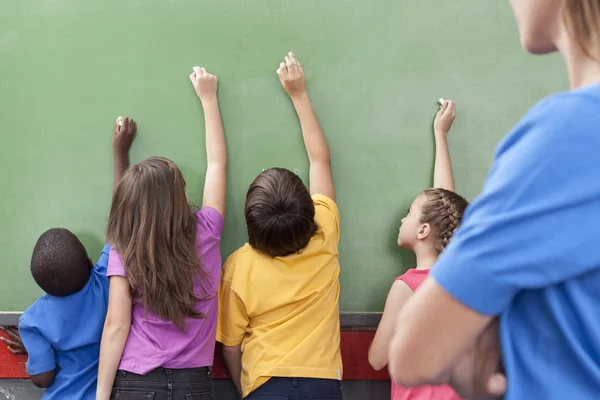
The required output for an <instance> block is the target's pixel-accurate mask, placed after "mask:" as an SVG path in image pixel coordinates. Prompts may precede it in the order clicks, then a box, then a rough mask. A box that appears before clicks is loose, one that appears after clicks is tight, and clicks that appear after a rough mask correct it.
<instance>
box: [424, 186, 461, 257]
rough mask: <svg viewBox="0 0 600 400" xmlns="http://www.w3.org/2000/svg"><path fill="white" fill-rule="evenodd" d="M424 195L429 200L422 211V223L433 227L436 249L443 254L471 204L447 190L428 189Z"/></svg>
mask: <svg viewBox="0 0 600 400" xmlns="http://www.w3.org/2000/svg"><path fill="white" fill-rule="evenodd" d="M423 195H424V196H426V198H427V200H426V201H425V203H424V204H423V206H422V209H421V222H422V223H427V224H429V225H430V226H431V227H432V229H433V233H434V235H435V248H436V250H438V251H440V252H441V251H442V250H444V248H445V247H446V245H447V244H448V242H449V241H450V239H451V238H452V234H454V231H456V229H457V228H458V227H459V225H460V223H461V222H462V217H463V215H464V213H465V209H466V208H467V206H468V205H469V203H468V202H467V200H465V199H464V198H463V197H462V196H460V195H458V194H456V193H454V192H453V191H450V190H446V189H427V190H425V191H424V192H423Z"/></svg>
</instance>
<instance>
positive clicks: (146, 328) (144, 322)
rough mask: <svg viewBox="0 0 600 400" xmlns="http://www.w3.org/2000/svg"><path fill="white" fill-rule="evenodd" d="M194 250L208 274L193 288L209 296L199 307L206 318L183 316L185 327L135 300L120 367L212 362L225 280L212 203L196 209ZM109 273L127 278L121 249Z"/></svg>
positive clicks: (219, 223)
mask: <svg viewBox="0 0 600 400" xmlns="http://www.w3.org/2000/svg"><path fill="white" fill-rule="evenodd" d="M196 217H197V220H198V222H197V228H196V251H197V252H198V255H199V258H200V260H201V265H202V270H203V271H204V273H205V275H206V277H205V276H203V275H201V274H200V273H198V275H197V276H196V278H195V279H194V292H195V293H196V294H197V295H198V297H199V298H201V299H207V300H205V301H200V302H198V304H197V306H196V310H197V311H199V312H202V313H203V314H204V315H206V318H202V319H194V318H186V319H185V332H181V331H180V330H179V329H178V328H177V326H175V324H174V323H173V322H171V321H165V320H163V319H162V318H160V317H159V316H157V315H156V314H154V313H153V312H152V311H151V310H148V312H147V314H146V315H144V304H143V303H141V302H139V301H136V300H135V299H134V304H133V310H132V316H131V330H130V331H129V336H128V337H127V342H126V343H125V349H124V350H123V355H122V356H121V363H120V364H119V369H121V370H124V371H129V372H133V373H136V374H141V375H145V374H147V373H148V372H150V371H152V370H154V369H156V368H159V367H163V368H173V369H181V368H198V367H206V366H212V364H213V358H214V353H215V337H216V327H217V312H218V297H217V292H218V289H219V281H220V279H221V251H220V242H221V232H222V230H223V223H224V222H223V217H222V216H221V214H219V212H218V211H217V210H215V209H214V208H209V207H204V208H202V209H201V210H200V211H198V212H197V213H196ZM107 275H108V276H123V277H125V269H124V268H123V262H122V260H121V257H120V256H119V254H118V253H117V252H116V250H114V248H111V250H110V254H109V260H108V272H107Z"/></svg>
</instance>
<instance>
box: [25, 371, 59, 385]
mask: <svg viewBox="0 0 600 400" xmlns="http://www.w3.org/2000/svg"><path fill="white" fill-rule="evenodd" d="M54 375H55V373H54V370H52V371H48V372H44V373H43V374H39V375H32V376H31V377H30V379H31V383H33V384H34V385H35V386H36V387H39V388H41V389H46V388H47V387H48V386H50V385H52V382H54Z"/></svg>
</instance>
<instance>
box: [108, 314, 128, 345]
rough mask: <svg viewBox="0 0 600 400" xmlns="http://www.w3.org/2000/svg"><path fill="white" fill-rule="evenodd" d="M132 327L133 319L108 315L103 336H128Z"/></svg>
mask: <svg viewBox="0 0 600 400" xmlns="http://www.w3.org/2000/svg"><path fill="white" fill-rule="evenodd" d="M130 328H131V321H122V320H115V319H112V318H109V317H107V318H106V321H105V322H104V331H103V333H102V336H103V338H105V339H109V340H117V339H120V338H127V336H129V329H130Z"/></svg>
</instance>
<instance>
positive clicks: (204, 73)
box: [200, 68, 209, 76]
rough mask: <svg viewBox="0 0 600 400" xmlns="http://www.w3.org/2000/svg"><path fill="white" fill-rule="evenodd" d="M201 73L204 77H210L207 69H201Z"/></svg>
mask: <svg viewBox="0 0 600 400" xmlns="http://www.w3.org/2000/svg"><path fill="white" fill-rule="evenodd" d="M200 73H201V74H202V76H204V75H209V74H208V71H207V70H206V68H200Z"/></svg>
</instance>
